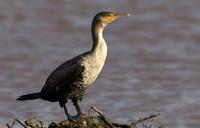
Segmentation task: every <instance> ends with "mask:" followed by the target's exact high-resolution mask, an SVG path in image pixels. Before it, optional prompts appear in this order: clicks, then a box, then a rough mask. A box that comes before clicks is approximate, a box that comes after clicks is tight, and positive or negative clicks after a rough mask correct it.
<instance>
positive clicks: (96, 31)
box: [91, 22, 107, 52]
mask: <svg viewBox="0 0 200 128" xmlns="http://www.w3.org/2000/svg"><path fill="white" fill-rule="evenodd" d="M105 26H106V25H104V24H101V23H95V22H93V23H92V30H91V31H92V38H93V46H92V50H91V51H92V52H95V51H98V50H100V49H102V48H104V49H107V45H106V42H105V40H104V38H103V30H104V28H105ZM102 46H104V47H102Z"/></svg>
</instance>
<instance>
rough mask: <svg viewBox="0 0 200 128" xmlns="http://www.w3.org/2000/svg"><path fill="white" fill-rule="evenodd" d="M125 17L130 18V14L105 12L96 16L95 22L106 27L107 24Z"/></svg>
mask: <svg viewBox="0 0 200 128" xmlns="http://www.w3.org/2000/svg"><path fill="white" fill-rule="evenodd" d="M123 16H130V13H115V12H109V11H104V12H100V13H98V14H96V15H95V17H94V19H93V22H96V23H100V24H102V25H104V26H106V25H107V24H110V23H112V22H113V21H115V20H117V19H118V18H120V17H123Z"/></svg>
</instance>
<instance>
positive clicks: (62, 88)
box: [17, 11, 130, 120]
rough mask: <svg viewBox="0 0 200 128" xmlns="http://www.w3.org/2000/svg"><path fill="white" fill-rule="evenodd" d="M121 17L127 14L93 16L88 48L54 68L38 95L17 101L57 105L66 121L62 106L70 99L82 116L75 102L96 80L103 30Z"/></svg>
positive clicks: (102, 56) (103, 49)
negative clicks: (40, 101) (38, 100)
mask: <svg viewBox="0 0 200 128" xmlns="http://www.w3.org/2000/svg"><path fill="white" fill-rule="evenodd" d="M121 16H130V13H115V12H108V11H104V12H100V13H98V14H96V15H95V16H94V18H93V22H92V26H91V32H92V38H93V46H92V49H91V50H90V51H87V52H85V53H83V54H81V55H79V56H76V57H75V58H72V59H70V60H68V61H66V62H64V63H63V64H61V65H60V66H58V67H57V68H56V69H55V70H54V71H53V72H52V73H51V74H50V75H49V77H48V78H47V80H46V82H45V85H44V87H43V88H42V90H41V91H40V92H36V93H32V94H26V95H22V96H20V97H19V98H17V100H20V101H23V100H34V99H43V100H47V101H51V102H59V104H60V106H61V108H62V107H63V108H64V112H65V114H66V115H67V117H68V119H69V120H70V119H72V116H71V115H70V114H69V113H68V110H67V107H66V103H67V101H68V99H70V100H72V102H73V104H74V106H75V109H76V111H77V116H81V115H82V114H83V113H82V111H81V109H80V107H79V102H80V101H81V100H82V97H83V95H84V93H85V91H86V90H87V89H88V88H89V87H90V86H91V85H92V83H93V82H94V81H95V80H96V78H97V77H98V75H99V73H100V71H101V69H102V68H103V66H104V63H105V60H106V56H107V45H106V42H105V40H104V38H103V30H104V28H105V27H106V26H107V25H108V24H110V23H111V22H113V21H115V20H116V19H118V18H120V17H121Z"/></svg>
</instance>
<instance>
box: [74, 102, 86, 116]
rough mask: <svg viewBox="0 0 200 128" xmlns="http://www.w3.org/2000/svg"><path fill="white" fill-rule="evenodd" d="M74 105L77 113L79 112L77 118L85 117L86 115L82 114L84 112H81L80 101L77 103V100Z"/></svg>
mask: <svg viewBox="0 0 200 128" xmlns="http://www.w3.org/2000/svg"><path fill="white" fill-rule="evenodd" d="M73 103H74V106H75V108H76V111H77V116H82V115H84V114H83V113H82V111H81V108H80V106H79V103H78V101H77V100H74V101H73Z"/></svg>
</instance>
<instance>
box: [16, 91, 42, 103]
mask: <svg viewBox="0 0 200 128" xmlns="http://www.w3.org/2000/svg"><path fill="white" fill-rule="evenodd" d="M39 98H40V92H37V93H31V94H26V95H22V96H20V97H19V98H17V99H16V100H20V101H24V100H34V99H39Z"/></svg>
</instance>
